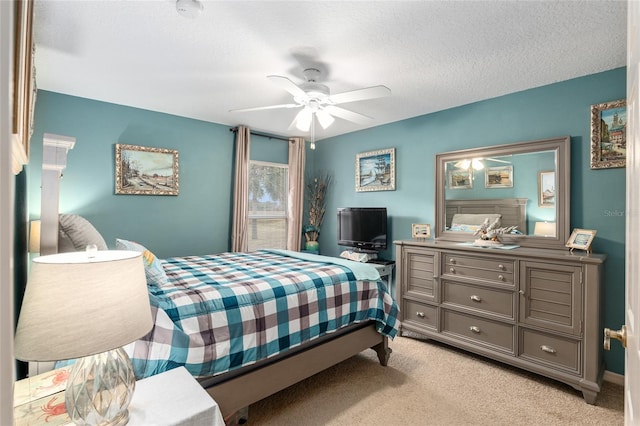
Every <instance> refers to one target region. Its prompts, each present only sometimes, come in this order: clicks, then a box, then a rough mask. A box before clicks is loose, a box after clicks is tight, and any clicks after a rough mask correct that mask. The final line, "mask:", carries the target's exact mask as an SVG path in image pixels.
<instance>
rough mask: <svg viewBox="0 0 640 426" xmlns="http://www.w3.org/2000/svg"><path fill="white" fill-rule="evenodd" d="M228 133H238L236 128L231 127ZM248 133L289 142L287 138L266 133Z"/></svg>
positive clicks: (250, 131) (251, 131)
mask: <svg viewBox="0 0 640 426" xmlns="http://www.w3.org/2000/svg"><path fill="white" fill-rule="evenodd" d="M229 131H231V132H233V133H236V132H237V131H238V128H237V127H232V128H230V129H229ZM249 133H251V134H252V135H256V136H262V137H263V138H269V139H280V140H281V141H285V142H289V138H283V137H282V136H275V135H270V134H268V133H261V132H254V131H253V130H249Z"/></svg>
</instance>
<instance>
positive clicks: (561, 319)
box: [394, 240, 606, 404]
mask: <svg viewBox="0 0 640 426" xmlns="http://www.w3.org/2000/svg"><path fill="white" fill-rule="evenodd" d="M394 243H395V245H396V280H397V285H396V298H397V301H398V304H399V305H400V310H401V312H400V320H401V321H402V328H401V331H402V332H406V331H409V332H415V333H418V334H421V335H424V336H427V337H429V338H431V339H433V340H438V341H441V342H444V343H447V344H450V345H453V346H456V347H459V348H462V349H465V350H468V351H471V352H474V353H477V354H480V355H483V356H486V357H488V358H492V359H495V360H498V361H501V362H504V363H507V364H511V365H514V366H517V367H520V368H523V369H525V370H529V371H532V372H535V373H538V374H541V375H543V376H547V377H550V378H553V379H556V380H559V381H561V382H564V383H567V384H569V385H571V386H573V387H574V388H576V389H578V390H581V391H582V393H583V396H584V399H585V401H586V402H587V403H589V404H594V403H595V401H596V397H597V395H598V392H599V391H600V386H601V383H602V374H603V372H604V365H603V359H602V340H603V335H602V333H603V331H602V330H603V328H602V312H603V310H602V306H601V305H602V303H601V299H602V294H603V293H602V276H603V269H604V260H605V257H606V256H604V255H598V254H589V255H587V254H586V253H585V252H582V251H578V252H574V253H569V251H568V249H567V250H546V249H538V248H516V249H512V250H503V249H496V248H491V249H490V248H479V247H473V246H470V245H467V244H464V243H456V242H440V241H424V242H423V241H418V240H407V241H395V242H394Z"/></svg>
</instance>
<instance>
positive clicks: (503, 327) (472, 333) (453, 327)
mask: <svg viewBox="0 0 640 426" xmlns="http://www.w3.org/2000/svg"><path fill="white" fill-rule="evenodd" d="M442 333H443V334H451V335H455V336H462V337H464V338H466V339H469V340H473V341H475V342H478V343H481V344H483V345H484V346H489V347H491V349H496V350H502V351H507V352H509V353H510V354H515V351H514V347H513V346H514V344H513V342H514V335H513V333H514V326H513V325H510V324H503V323H500V322H497V321H491V320H489V319H485V318H480V317H476V316H473V315H467V314H463V313H460V312H453V311H449V310H447V309H443V310H442Z"/></svg>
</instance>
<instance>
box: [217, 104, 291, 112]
mask: <svg viewBox="0 0 640 426" xmlns="http://www.w3.org/2000/svg"><path fill="white" fill-rule="evenodd" d="M300 106H301V105H298V104H281V105H269V106H261V107H252V108H240V109H230V110H229V112H247V111H261V110H264V109H278V108H298V107H300Z"/></svg>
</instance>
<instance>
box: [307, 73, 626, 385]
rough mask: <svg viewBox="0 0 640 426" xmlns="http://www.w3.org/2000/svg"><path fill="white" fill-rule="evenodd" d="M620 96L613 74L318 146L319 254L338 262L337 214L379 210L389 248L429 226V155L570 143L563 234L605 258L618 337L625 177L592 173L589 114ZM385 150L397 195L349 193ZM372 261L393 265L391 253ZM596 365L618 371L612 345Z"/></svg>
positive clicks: (619, 76) (609, 313) (621, 76)
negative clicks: (363, 164)
mask: <svg viewBox="0 0 640 426" xmlns="http://www.w3.org/2000/svg"><path fill="white" fill-rule="evenodd" d="M392 89H393V88H392ZM625 96H626V68H619V69H615V70H612V71H607V72H604V73H599V74H594V75H590V76H587V77H582V78H577V79H573V80H568V81H564V82H560V83H556V84H552V85H548V86H544V87H540V88H536V89H531V90H526V91H523V92H518V93H514V94H510V95H506V96H502V97H499V98H494V99H489V100H485V101H482V102H477V103H473V104H469V105H464V106H461V107H458V108H452V109H449V110H445V111H439V112H436V113H433V114H428V115H424V116H420V117H415V118H412V119H409V120H404V121H400V122H396V123H391V124H388V125H384V126H380V127H375V128H372V129H367V130H363V131H359V132H354V133H350V134H347V135H343V136H339V137H335V138H331V139H325V140H322V141H319V142H318V143H317V144H316V146H317V148H316V151H315V153H314V162H315V167H316V168H318V169H326V170H329V171H330V172H331V173H333V175H334V186H333V189H332V191H331V193H330V194H329V197H328V202H327V212H329V213H327V215H326V216H325V222H324V224H323V226H322V233H321V236H320V249H321V252H322V254H326V255H330V256H336V255H338V254H339V253H340V249H341V248H340V247H338V246H337V244H336V232H337V231H336V215H335V214H334V213H333V212H335V211H336V209H337V208H338V207H346V206H384V207H387V209H388V214H389V223H390V230H389V242H392V241H393V240H398V239H404V238H410V237H411V224H412V223H430V224H432V225H433V224H434V223H435V207H434V201H435V193H434V178H435V171H434V167H435V160H434V156H435V155H436V154H437V153H441V152H446V151H454V150H459V149H465V148H476V147H482V146H488V145H501V144H507V143H512V142H520V141H528V140H537V139H547V138H552V137H557V136H565V135H570V136H571V227H572V228H586V229H596V230H597V231H598V233H597V235H596V238H595V241H594V243H593V250H594V251H596V252H601V253H606V254H607V255H608V258H607V262H606V271H605V274H606V275H605V282H604V288H605V293H606V294H605V325H606V326H607V327H613V328H615V329H618V328H619V327H620V325H621V324H624V298H625V295H624V279H625V276H624V265H625V263H624V247H625V217H624V214H625V213H624V212H625V169H624V168H618V169H606V170H591V168H590V165H589V164H590V163H589V161H590V148H589V134H590V106H591V105H593V104H597V103H601V102H607V101H613V100H617V99H623V98H625ZM392 147H393V148H395V149H396V190H395V191H380V192H356V191H355V182H354V178H355V171H354V164H355V158H356V155H357V154H358V153H360V152H366V151H372V150H378V149H385V148H392ZM532 183H533V182H532ZM381 257H385V258H394V257H395V256H394V252H393V245H392V244H391V245H390V248H389V249H388V250H387V251H386V252H383V253H382V254H381ZM605 360H606V363H607V369H608V370H610V371H613V372H616V373H622V372H623V371H624V352H623V351H622V349H621V348H620V345H612V347H611V352H606V353H605Z"/></svg>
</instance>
